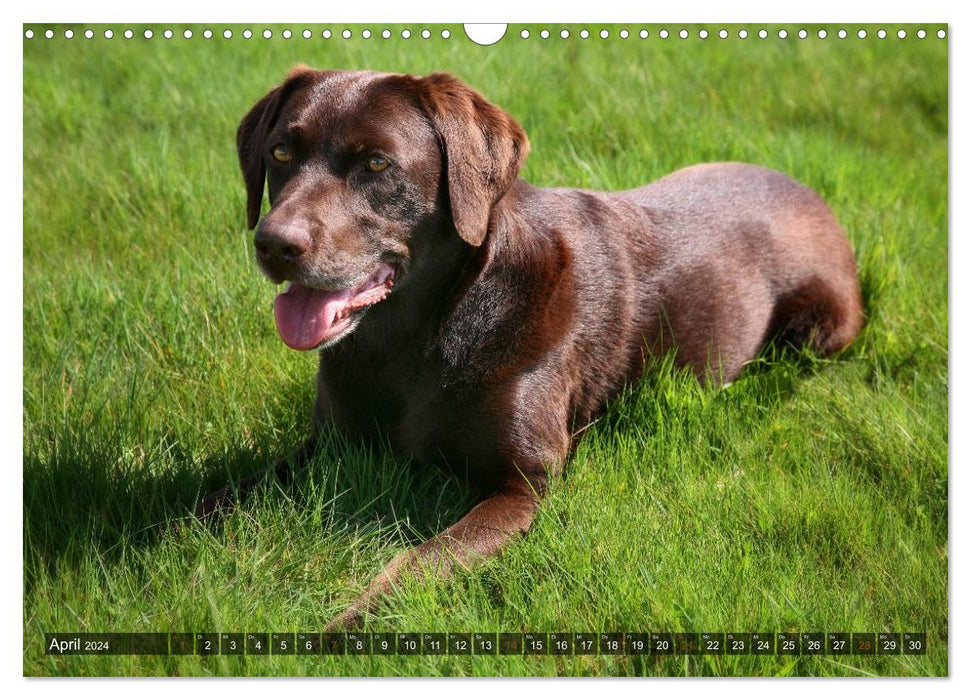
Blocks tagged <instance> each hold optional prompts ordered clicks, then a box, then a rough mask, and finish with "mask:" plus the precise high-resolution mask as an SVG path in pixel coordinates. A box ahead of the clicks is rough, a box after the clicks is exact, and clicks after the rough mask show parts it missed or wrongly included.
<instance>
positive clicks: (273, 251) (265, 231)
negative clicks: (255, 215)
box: [253, 219, 310, 267]
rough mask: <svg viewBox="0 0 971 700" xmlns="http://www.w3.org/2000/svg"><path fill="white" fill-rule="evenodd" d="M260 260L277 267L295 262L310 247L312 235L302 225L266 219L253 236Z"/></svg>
mask: <svg viewBox="0 0 971 700" xmlns="http://www.w3.org/2000/svg"><path fill="white" fill-rule="evenodd" d="M253 245H255V246H256V256H257V257H258V258H259V259H260V262H262V263H264V264H266V265H269V266H272V267H276V266H280V265H287V264H290V263H294V262H296V261H297V260H299V259H300V257H301V256H303V254H304V253H306V252H307V250H308V249H309V248H310V235H309V234H308V233H307V231H306V229H305V228H304V227H302V226H295V225H293V224H285V223H284V224H279V223H276V222H274V221H272V220H266V219H264V220H263V221H262V222H261V223H260V227H259V228H258V229H257V230H256V236H255V237H254V238H253Z"/></svg>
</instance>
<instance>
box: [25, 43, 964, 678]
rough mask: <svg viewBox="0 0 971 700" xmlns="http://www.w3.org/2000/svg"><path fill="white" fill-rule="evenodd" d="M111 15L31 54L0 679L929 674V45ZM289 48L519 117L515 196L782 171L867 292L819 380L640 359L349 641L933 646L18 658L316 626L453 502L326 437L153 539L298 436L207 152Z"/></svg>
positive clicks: (290, 385)
mask: <svg viewBox="0 0 971 700" xmlns="http://www.w3.org/2000/svg"><path fill="white" fill-rule="evenodd" d="M33 28H34V29H35V31H36V30H43V29H44V27H36V26H35V27H33ZM113 28H114V30H115V38H113V39H111V40H110V41H109V40H106V39H104V38H102V36H101V35H102V30H103V27H99V28H97V32H96V37H95V38H94V39H91V40H87V39H84V38H82V37H81V36H80V33H81V30H83V27H75V28H74V29H75V33H76V35H75V38H73V39H71V40H66V39H64V38H63V37H62V36H60V35H61V34H62V31H61V30H62V29H63V27H59V28H58V34H59V36H58V38H56V39H53V40H47V39H44V38H43V37H39V38H35V39H32V40H29V41H28V40H25V42H24V152H23V158H24V182H23V185H24V280H23V282H24V382H23V401H24V492H23V496H24V521H23V522H24V673H25V674H28V675H51V674H64V675H130V674H134V675H221V674H255V675H264V674H265V675H304V674H308V675H316V674H323V675H362V674H364V675H368V674H377V675H439V674H446V675H554V674H564V675H602V674H612V675H639V674H665V675H684V674H688V675H722V674H726V675H871V674H876V675H905V676H911V675H914V676H922V675H943V674H947V672H948V666H947V635H948V608H947V586H948V579H947V571H948V568H947V567H948V561H947V552H948V529H947V522H948V512H947V495H948V492H947V461H948V459H947V458H948V434H947V430H948V428H947V425H948V424H947V417H948V409H947V399H948V374H947V360H948V356H947V347H948V335H947V323H948V301H947V300H948V297H947V255H948V249H947V198H948V189H947V167H948V160H947V157H948V154H947V128H948V123H947V70H948V64H947V45H946V42H945V41H941V40H939V39H937V38H936V37H934V35H933V34H934V32H936V29H937V27H927V29H928V31H929V35H930V36H929V37H928V38H927V39H924V40H918V39H917V38H916V37H915V30H916V27H908V28H907V29H908V38H907V39H906V40H903V41H901V40H898V39H896V38H895V34H896V29H897V27H896V26H894V27H887V28H888V30H889V31H890V37H889V38H887V39H885V40H878V39H876V38H875V30H876V27H868V29H869V34H870V38H868V39H867V40H864V41H861V40H859V39H856V38H855V30H856V29H857V27H851V28H850V29H851V33H850V38H847V39H845V40H839V39H837V38H836V37H835V28H834V27H829V28H828V29H829V38H827V39H825V40H819V39H816V38H815V28H811V27H810V28H809V29H810V38H809V39H806V40H798V39H796V38H795V34H796V31H797V30H798V28H799V27H793V26H790V27H788V29H789V39H787V40H785V41H782V40H779V39H777V38H775V33H776V30H777V29H778V28H777V27H772V26H770V27H768V29H769V30H770V32H771V37H772V38H769V39H766V40H761V39H758V38H756V36H755V34H756V32H757V30H758V29H759V27H758V26H749V27H748V29H749V38H748V39H745V40H741V39H738V38H737V37H736V31H735V30H736V29H737V28H733V31H732V36H731V38H729V39H727V40H720V39H716V38H715V37H714V32H715V31H716V30H717V29H718V27H709V30H710V31H711V32H712V36H711V37H709V38H708V39H706V40H704V41H702V40H700V39H698V38H695V37H694V36H693V38H691V39H689V40H685V41H682V40H680V39H677V38H676V37H675V31H676V30H677V29H679V28H680V27H669V29H670V30H672V37H671V38H668V39H666V40H662V39H659V38H658V29H659V27H653V26H652V27H649V29H650V31H651V38H649V39H648V40H646V41H642V40H640V39H638V38H636V33H635V34H634V37H632V38H630V39H627V40H621V39H619V38H618V37H617V29H618V28H617V27H611V28H610V29H611V31H612V33H613V36H612V37H611V39H610V40H608V41H603V40H601V39H599V38H597V33H598V32H599V30H600V28H601V27H600V26H599V25H593V26H590V27H589V29H590V30H591V34H592V35H593V36H592V38H589V39H586V40H582V39H579V38H577V36H576V34H577V29H578V28H576V27H574V28H573V30H574V31H573V38H571V39H569V40H566V41H564V40H562V39H559V38H551V39H547V40H542V39H540V38H538V30H539V29H540V27H530V29H531V30H532V34H533V37H532V38H531V39H529V40H527V41H523V40H521V39H520V38H519V30H520V27H510V30H509V32H508V33H507V35H506V38H505V39H504V40H503V41H502V42H500V43H499V44H498V45H496V46H494V47H491V48H482V47H478V46H475V45H473V44H471V43H470V42H468V41H467V40H465V39H464V36H463V34H462V30H461V28H460V27H454V26H453V27H451V30H452V38H451V39H449V40H447V41H445V40H442V39H440V38H438V37H437V33H436V36H435V37H433V38H432V39H429V40H424V39H421V38H420V37H419V36H418V32H419V31H420V27H412V32H413V34H412V38H410V39H408V40H403V39H400V38H394V39H390V40H384V39H381V38H380V37H377V36H375V37H373V38H371V39H367V40H365V39H362V38H361V37H360V35H359V32H357V31H355V36H354V38H352V39H351V40H347V41H345V40H342V39H330V40H323V39H321V38H320V29H321V27H313V29H314V34H315V38H314V39H312V40H309V41H308V40H304V39H302V38H299V37H298V38H293V39H290V40H284V39H282V38H281V37H280V35H279V30H280V29H282V28H279V27H278V28H276V29H277V32H276V36H275V37H274V38H273V39H272V40H269V41H267V40H264V39H262V38H253V39H250V40H244V39H242V38H240V36H239V35H240V33H241V30H242V27H233V29H234V30H235V34H236V38H234V39H233V40H231V41H226V40H224V39H222V38H221V30H222V27H215V29H216V30H217V36H216V37H214V38H213V39H211V40H205V39H203V38H201V31H202V29H203V27H193V29H194V30H195V38H193V39H192V40H191V41H186V40H184V39H182V38H181V32H182V29H183V27H181V26H173V27H172V28H173V29H174V30H175V32H176V36H175V38H173V39H171V40H165V39H162V38H161V31H162V29H163V28H164V27H161V26H156V27H153V29H154V30H155V35H156V38H154V39H152V40H151V41H147V40H145V39H143V38H142V37H141V28H136V37H135V38H134V39H131V40H126V39H124V38H122V37H121V30H122V29H123V27H117V26H116V27H113ZM299 28H301V29H302V27H299ZM332 29H334V30H335V31H336V30H340V29H342V27H332ZM379 29H380V27H372V31H375V30H379ZM551 29H553V30H554V35H555V34H557V33H558V30H559V27H551ZM635 29H639V27H636V28H635ZM41 33H42V32H41V31H37V34H38V35H40V34H41ZM693 34H694V32H693ZM301 61H302V62H306V63H309V64H311V65H314V66H317V67H336V68H372V69H378V70H386V71H402V72H413V73H422V72H428V71H432V70H450V71H452V72H455V73H456V74H458V75H459V76H461V77H462V78H463V79H465V80H466V81H467V82H469V83H471V84H472V85H473V86H475V87H477V88H478V89H480V90H481V91H482V92H484V93H485V94H486V95H487V96H488V97H489V98H490V99H492V100H493V101H495V102H496V103H498V104H500V105H502V106H503V107H504V108H505V109H507V110H508V111H510V112H511V113H512V114H513V115H515V116H516V117H517V119H519V120H520V122H521V123H522V124H523V126H524V127H525V128H526V130H527V132H528V133H529V135H530V139H531V142H532V147H533V150H532V154H531V155H530V157H529V159H528V161H527V164H526V167H525V170H524V173H523V175H524V177H525V178H526V179H527V180H529V181H530V182H532V183H534V184H537V185H544V186H582V187H592V188H604V189H614V188H618V189H619V188H627V187H633V186H637V185H640V184H642V183H645V182H647V181H649V180H652V179H655V178H657V177H660V176H661V175H664V174H666V173H668V172H671V171H673V170H675V169H677V168H679V167H681V166H684V165H688V164H691V163H695V162H701V161H708V160H742V161H750V162H755V163H760V164H764V165H767V166H770V167H773V168H777V169H780V170H784V171H787V172H789V173H791V174H792V175H793V176H794V177H796V178H797V179H799V180H801V181H802V182H805V183H806V184H808V185H810V186H812V187H814V188H816V189H817V190H818V191H820V192H821V193H822V194H823V196H824V197H825V198H826V200H827V201H828V202H829V203H830V204H831V205H832V207H833V208H834V210H835V211H836V214H837V216H838V218H839V219H840V221H841V222H842V223H843V225H844V226H845V228H846V229H847V231H848V234H849V236H850V239H851V240H852V243H853V246H854V248H855V250H856V251H857V255H858V258H859V261H860V267H861V276H862V279H863V285H864V293H865V297H866V305H867V316H868V324H867V326H866V328H865V330H864V331H863V333H862V335H861V337H860V338H859V340H858V341H857V342H856V344H855V345H854V346H853V347H852V348H851V349H850V350H849V351H847V352H846V353H844V354H843V355H842V356H841V357H839V358H836V359H835V360H830V361H819V360H815V359H813V358H811V357H808V356H805V355H798V354H796V355H793V354H790V355H784V356H782V357H772V356H771V355H769V356H766V357H765V358H763V359H762V360H760V361H759V362H758V363H756V365H755V366H753V367H752V368H751V369H750V370H749V371H747V372H746V374H745V375H744V376H743V377H742V378H741V379H740V380H739V381H737V382H736V383H735V384H734V385H732V386H731V387H729V388H727V389H724V390H714V389H705V388H702V387H700V386H699V385H698V384H697V382H695V381H694V380H692V379H690V378H688V377H685V376H684V375H682V374H676V373H674V372H672V371H670V368H665V367H661V368H660V369H659V370H657V371H654V372H651V373H649V375H648V377H647V378H646V379H645V380H644V381H643V382H642V383H641V385H640V386H638V387H633V388H632V389H631V391H630V392H629V394H628V395H627V396H625V397H622V398H621V399H620V400H618V401H616V402H614V403H613V404H612V405H611V407H610V409H609V411H608V413H607V415H606V416H605V417H604V418H602V419H601V420H600V421H599V422H598V423H597V424H595V425H594V426H593V427H592V428H591V429H590V430H589V431H588V432H587V433H586V435H585V436H584V438H583V439H582V440H581V442H580V444H579V446H578V448H577V450H576V453H575V455H574V456H573V458H572V459H571V461H570V463H569V465H568V467H567V470H566V476H565V478H563V479H562V480H559V481H557V482H556V483H555V484H554V485H553V488H552V495H551V497H550V499H549V501H548V502H547V503H546V504H545V505H544V506H543V508H542V509H541V511H540V514H539V517H538V520H537V522H536V525H535V527H534V529H533V531H532V532H531V534H530V535H529V536H528V537H527V538H525V539H523V540H522V541H519V542H516V543H515V544H513V545H512V546H511V547H510V548H509V549H508V550H507V552H506V553H504V554H503V555H502V556H501V557H499V558H497V559H494V560H492V561H490V562H488V563H486V564H485V565H484V566H482V567H480V568H477V569H475V570H473V571H471V572H463V573H460V574H459V575H457V576H456V577H455V578H454V579H452V580H450V581H447V582H434V581H426V582H420V581H406V582H405V583H404V584H403V587H402V590H401V591H399V592H398V594H397V595H395V596H394V597H393V599H392V600H390V601H389V603H388V604H387V605H386V606H384V607H383V608H382V609H381V611H380V616H379V618H378V619H377V620H376V621H375V622H374V623H373V625H372V629H374V630H396V631H422V632H429V631H453V632H457V631H595V632H596V631H671V632H677V631H693V632H706V631H723V632H730V631H743V632H754V631H769V632H778V631H824V632H829V631H839V632H881V631H898V632H907V631H926V632H927V635H928V653H927V655H926V656H903V657H900V656H898V657H886V656H881V657H862V656H848V657H833V656H827V657H813V658H810V657H783V656H771V657H756V656H744V657H714V656H698V657H664V658H654V657H645V658H638V657H626V656H617V657H612V656H576V657H558V658H557V657H526V658H522V657H518V658H511V657H499V658H460V657H445V658H437V657H428V656H425V657H413V658H410V657H346V658H340V659H335V658H329V657H315V658H307V657H263V658H233V657H216V658H202V657H175V656H173V657H148V656H145V657H141V656H139V657H95V656H82V657H69V658H68V657H65V658H54V657H48V656H45V655H44V653H43V651H42V646H43V633H44V632H45V631H92V632H96V631H165V632H168V631H227V632H228V631H313V630H315V629H319V628H320V627H321V626H322V625H323V624H324V623H325V622H326V621H327V620H328V619H329V618H330V616H331V615H333V614H334V613H336V612H338V611H339V610H341V608H342V606H343V605H345V604H347V603H348V602H349V601H350V600H352V599H353V597H354V596H355V594H356V593H358V592H360V590H361V589H362V587H363V586H364V585H365V584H366V582H367V581H368V580H369V578H370V577H371V576H372V575H373V574H375V573H376V572H377V571H379V570H380V568H381V567H382V565H383V564H384V563H385V562H386V561H387V560H388V559H389V558H390V557H392V556H393V555H394V554H395V553H397V552H400V551H402V550H403V548H405V547H407V546H409V545H410V544H414V543H415V542H417V541H420V540H421V539H422V538H425V537H428V536H430V535H432V534H434V533H435V532H437V531H438V530H439V529H440V528H442V527H444V526H446V525H448V524H450V523H451V522H454V521H455V520H456V519H458V518H459V517H460V516H461V515H462V514H463V513H464V512H465V510H466V509H467V508H468V506H469V503H470V498H469V495H468V493H467V492H466V491H465V489H464V488H463V487H462V486H461V484H459V483H458V482H457V481H455V480H453V479H451V478H450V477H448V476H447V475H444V474H442V473H440V472H438V471H435V470H430V469H429V468H426V467H423V466H421V465H417V464H410V463H408V462H406V461H403V460H400V459H395V458H393V457H391V456H390V455H389V454H387V453H385V452H383V451H380V450H379V451H376V452H369V451H367V450H366V449H364V448H363V447H361V446H360V445H357V444H355V443H349V442H347V441H346V440H345V439H344V438H342V437H341V436H339V435H329V440H328V442H327V444H326V445H325V446H324V448H323V449H322V450H321V452H320V454H319V455H318V457H317V458H316V460H315V461H314V463H313V465H312V466H311V468H310V469H309V470H307V471H306V472H305V473H303V474H302V475H301V476H300V477H299V479H298V481H297V484H296V487H295V489H294V490H293V491H292V492H286V493H285V492H282V491H280V490H278V489H277V490H271V491H269V492H267V493H265V494H263V495H261V496H260V497H257V498H254V499H252V500H250V501H248V502H247V503H246V504H245V505H244V506H243V507H242V508H241V509H240V510H239V511H237V512H236V513H235V514H234V515H232V516H231V517H230V518H229V519H228V520H227V521H226V522H225V524H224V526H223V527H222V528H220V529H219V530H217V531H210V530H208V529H206V528H204V527H201V526H199V525H198V524H192V523H187V526H186V527H183V528H181V529H179V530H178V531H175V530H172V529H167V528H165V527H163V524H164V523H166V522H168V521H172V520H174V519H177V518H180V517H183V516H185V515H186V513H187V512H188V511H189V509H191V508H192V506H193V504H194V502H195V501H196V499H197V498H198V497H199V496H200V494H203V493H204V492H206V491H207V490H209V489H212V488H214V487H218V486H220V485H223V484H225V483H226V482H227V481H229V480H230V479H235V478H238V477H240V476H242V475H245V474H249V473H252V472H254V471H257V470H258V469H261V468H262V467H263V466H265V465H266V464H267V463H268V462H269V461H270V460H272V459H274V458H276V457H279V456H281V455H283V454H285V453H286V452H287V451H288V450H289V449H290V448H292V447H295V446H296V445H297V444H299V442H300V441H301V439H302V438H303V437H304V436H305V434H306V432H307V429H308V424H309V417H310V413H311V408H312V403H313V376H314V372H315V363H316V357H315V356H313V355H310V354H298V353H295V352H292V351H289V350H287V349H286V348H284V347H283V345H282V343H281V342H280V340H279V339H278V337H277V334H276V332H275V329H274V327H273V321H272V314H271V313H270V303H271V299H272V297H273V295H274V290H273V289H272V287H271V286H270V285H269V284H267V283H266V282H265V281H264V280H263V279H262V277H261V276H260V275H259V274H258V272H257V270H256V269H255V265H254V262H253V259H252V254H251V249H250V248H251V244H250V236H251V234H249V233H248V232H247V231H246V230H245V221H244V218H245V217H244V206H245V202H244V191H243V186H242V182H241V178H240V176H239V174H238V172H237V165H236V154H235V150H234V133H235V128H236V125H237V124H238V121H239V119H240V118H241V116H242V115H243V114H244V113H245V112H246V110H247V109H248V108H249V107H250V106H251V105H252V103H253V102H255V100H256V99H257V98H259V97H260V96H261V95H262V94H263V93H264V92H265V91H266V90H267V89H269V88H270V87H271V86H272V85H273V84H275V83H276V82H278V81H279V80H280V79H281V78H282V76H283V75H284V74H285V72H286V71H287V70H288V68H289V67H290V66H291V65H292V64H294V63H296V62H301Z"/></svg>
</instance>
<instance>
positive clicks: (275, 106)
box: [236, 64, 313, 228]
mask: <svg viewBox="0 0 971 700" xmlns="http://www.w3.org/2000/svg"><path fill="white" fill-rule="evenodd" d="M312 75H313V71H312V70H311V69H310V68H309V67H307V66H305V65H303V64H300V65H297V66H294V68H293V69H291V71H290V72H289V73H288V74H287V77H286V80H284V81H283V83H282V84H280V85H278V86H277V87H275V88H273V89H272V90H270V92H268V93H267V94H266V95H265V96H264V97H263V98H262V99H260V101H259V102H257V103H256V104H255V105H253V108H252V109H251V110H250V111H249V112H248V113H247V114H246V116H245V117H243V121H242V122H240V124H239V129H237V130H236V151H237V152H238V154H239V167H240V168H241V169H242V171H243V181H244V182H245V183H246V214H247V224H248V225H249V227H250V228H254V227H255V226H256V224H257V222H258V221H259V220H260V208H261V207H262V206H263V183H264V182H265V181H266V165H265V164H264V163H263V150H264V149H265V148H266V134H267V132H268V131H269V130H270V128H271V127H272V126H273V123H274V122H275V121H276V118H277V115H279V113H280V107H281V106H282V105H283V103H284V102H286V100H287V98H288V97H289V96H290V94H291V93H292V92H293V89H294V88H295V87H297V86H298V85H300V84H302V83H303V82H304V81H305V80H307V79H308V78H309V77H311V76H312Z"/></svg>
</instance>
